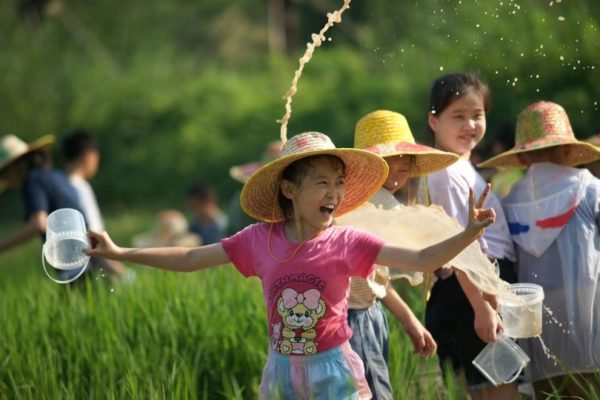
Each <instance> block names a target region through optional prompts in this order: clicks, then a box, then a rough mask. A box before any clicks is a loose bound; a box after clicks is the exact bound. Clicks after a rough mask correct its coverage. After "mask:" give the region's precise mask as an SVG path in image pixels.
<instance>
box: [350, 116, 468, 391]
mask: <svg viewBox="0 0 600 400" xmlns="http://www.w3.org/2000/svg"><path fill="white" fill-rule="evenodd" d="M354 147H355V148H357V149H363V150H367V151H370V152H372V153H374V154H377V155H378V156H380V157H383V159H384V160H385V161H386V163H387V164H388V168H389V171H390V172H389V175H388V177H387V179H386V181H385V182H384V183H383V185H382V186H381V187H380V188H379V190H378V191H377V192H376V193H375V194H374V195H373V196H372V197H371V198H370V199H369V202H370V203H372V204H373V205H375V206H376V207H382V208H383V209H386V210H390V209H398V208H400V207H403V205H402V204H401V203H400V202H399V201H398V200H397V198H396V197H395V195H396V194H397V193H398V191H399V190H400V189H401V188H403V187H404V186H405V185H406V184H407V183H408V182H409V180H410V178H411V177H416V176H421V175H425V174H428V173H431V172H434V171H437V170H440V169H443V168H445V167H447V166H448V165H450V164H452V163H453V162H455V161H456V160H458V156H456V155H454V154H451V153H446V152H442V151H439V150H435V149H432V148H431V147H427V146H423V145H419V144H416V143H415V140H414V138H413V135H412V132H411V130H410V127H409V126H408V122H407V121H406V118H405V117H404V116H403V115H402V114H399V113H396V112H393V111H388V110H377V111H374V112H371V113H369V114H367V115H365V116H364V117H362V118H361V119H360V120H359V121H358V122H357V123H356V128H355V131H354ZM390 279H391V276H390V273H389V269H388V268H387V267H385V266H377V267H376V268H375V271H374V272H373V273H372V274H371V275H370V276H369V277H368V278H367V279H363V278H352V280H351V282H350V297H349V301H348V323H349V324H350V328H351V329H352V337H351V338H350V345H351V346H352V348H353V349H354V351H356V353H357V354H358V355H359V356H360V357H361V359H362V361H363V364H364V366H365V376H366V378H367V382H368V383H369V387H370V389H371V393H372V394H373V399H391V398H392V385H391V383H390V378H389V373H388V366H387V362H388V328H387V326H388V324H387V320H386V316H385V313H384V312H383V309H382V307H381V305H380V302H381V303H383V304H384V305H385V306H386V307H387V308H388V309H389V310H390V311H391V313H392V315H394V317H395V318H396V319H397V320H398V321H400V322H401V323H402V326H403V327H404V330H405V331H406V333H407V334H408V335H409V336H410V338H411V340H412V342H413V346H414V352H415V353H417V354H420V355H421V356H430V355H432V354H433V353H434V352H435V349H436V344H435V341H434V340H433V338H432V337H431V334H430V333H429V331H427V329H425V328H424V327H423V325H422V324H421V322H420V321H419V320H418V319H417V317H416V316H415V315H414V313H413V312H412V311H411V309H410V308H409V307H408V305H407V304H406V303H405V302H404V301H403V300H402V298H401V297H400V295H399V294H398V293H397V292H396V291H395V290H394V288H393V286H392V285H391V284H389V282H390ZM411 283H414V284H416V283H418V282H412V281H411Z"/></svg>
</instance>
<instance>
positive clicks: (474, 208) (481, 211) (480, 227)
mask: <svg viewBox="0 0 600 400" xmlns="http://www.w3.org/2000/svg"><path fill="white" fill-rule="evenodd" d="M490 188H491V186H490V184H489V183H488V184H487V186H486V187H485V190H484V191H483V193H482V194H481V196H480V197H479V199H478V200H477V205H474V203H475V200H474V195H473V189H469V223H468V225H467V227H466V228H465V230H466V231H467V232H468V233H469V234H471V235H472V237H473V238H474V239H477V238H478V237H480V236H481V235H483V231H484V230H485V228H487V227H488V226H489V225H491V224H493V223H494V222H495V221H496V212H495V211H494V209H493V208H483V203H484V202H485V199H486V197H487V195H488V193H489V192H490Z"/></svg>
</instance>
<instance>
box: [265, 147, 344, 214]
mask: <svg viewBox="0 0 600 400" xmlns="http://www.w3.org/2000/svg"><path fill="white" fill-rule="evenodd" d="M317 159H326V160H328V161H329V162H330V163H331V164H332V165H333V166H334V168H335V169H338V170H341V172H342V175H346V164H344V161H342V159H341V158H339V157H336V156H333V155H329V154H324V155H317V156H310V157H305V158H301V159H300V160H297V161H294V162H293V163H291V164H290V165H288V166H287V167H286V168H285V169H284V170H283V172H282V173H281V179H282V180H283V179H285V180H287V181H290V182H292V183H293V184H294V185H296V186H300V185H301V184H302V181H303V180H304V178H305V177H306V176H307V175H308V174H309V173H310V171H311V170H312V169H313V168H314V166H313V165H312V162H313V161H315V160H317ZM277 202H278V204H279V207H280V208H281V211H282V212H283V215H284V216H285V218H286V219H287V218H289V217H290V216H291V215H292V213H293V210H294V208H293V205H292V201H291V200H290V199H288V198H287V197H285V196H284V195H283V193H282V192H281V188H279V193H278V195H277Z"/></svg>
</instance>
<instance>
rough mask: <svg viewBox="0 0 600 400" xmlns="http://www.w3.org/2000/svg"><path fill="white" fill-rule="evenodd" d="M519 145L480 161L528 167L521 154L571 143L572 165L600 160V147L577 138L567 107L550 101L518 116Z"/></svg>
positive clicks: (570, 160)
mask: <svg viewBox="0 0 600 400" xmlns="http://www.w3.org/2000/svg"><path fill="white" fill-rule="evenodd" d="M515 142H516V144H515V147H513V148H512V149H510V150H508V151H505V152H504V153H500V154H498V155H497V156H495V157H492V158H490V159H489V160H487V161H484V162H482V163H480V164H478V165H477V166H478V167H484V168H485V167H526V165H525V164H523V163H522V162H521V161H520V160H519V157H518V156H517V155H518V154H520V153H525V152H528V151H534V150H540V149H545V148H548V147H556V146H569V147H571V152H570V155H569V159H568V160H567V162H568V164H569V165H572V166H575V165H580V164H587V163H590V162H593V161H595V160H597V159H600V149H598V148H596V147H595V146H593V145H592V144H590V143H585V142H581V141H579V140H577V139H576V138H575V135H574V134H573V129H572V128H571V123H570V122H569V117H568V116H567V113H566V111H565V109H564V108H562V107H561V106H560V105H558V104H556V103H552V102H549V101H539V102H537V103H534V104H532V105H530V106H529V107H527V108H526V109H525V110H523V111H522V112H521V114H519V117H518V119H517V132H516V133H515Z"/></svg>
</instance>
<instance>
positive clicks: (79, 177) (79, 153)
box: [61, 129, 132, 277]
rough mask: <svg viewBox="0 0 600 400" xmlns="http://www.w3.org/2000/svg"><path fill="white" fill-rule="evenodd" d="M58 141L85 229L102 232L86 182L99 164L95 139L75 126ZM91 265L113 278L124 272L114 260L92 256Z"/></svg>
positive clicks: (95, 171) (102, 227)
mask: <svg viewBox="0 0 600 400" xmlns="http://www.w3.org/2000/svg"><path fill="white" fill-rule="evenodd" d="M61 144H62V153H63V158H64V161H65V171H66V173H67V175H68V177H69V182H70V183H71V185H72V186H73V188H74V189H75V191H76V192H77V197H78V198H79V203H80V206H81V210H82V211H83V215H84V216H85V219H86V222H87V226H88V229H91V230H93V231H97V232H102V231H104V221H103V219H102V213H101V212H100V207H99V206H98V201H97V199H96V195H95V193H94V189H92V186H91V185H90V183H89V181H90V180H91V179H93V178H94V177H95V176H96V173H97V172H98V167H99V165H100V151H99V147H98V141H97V140H96V138H95V137H93V136H92V135H90V134H89V133H88V132H86V131H84V130H81V129H76V130H74V131H71V132H70V133H69V134H67V136H65V138H64V139H63V140H62V143H61ZM91 264H92V266H93V267H95V268H103V269H106V270H107V271H108V272H109V273H111V274H112V275H114V276H116V277H121V276H123V274H124V273H125V267H124V266H123V264H122V263H120V262H118V261H113V260H106V259H102V258H93V259H92V262H91ZM130 274H131V272H130ZM129 276H130V277H132V275H129Z"/></svg>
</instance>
